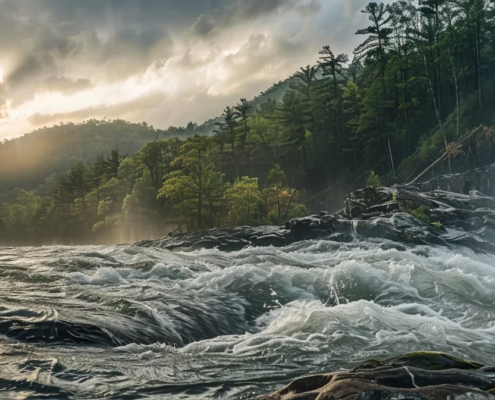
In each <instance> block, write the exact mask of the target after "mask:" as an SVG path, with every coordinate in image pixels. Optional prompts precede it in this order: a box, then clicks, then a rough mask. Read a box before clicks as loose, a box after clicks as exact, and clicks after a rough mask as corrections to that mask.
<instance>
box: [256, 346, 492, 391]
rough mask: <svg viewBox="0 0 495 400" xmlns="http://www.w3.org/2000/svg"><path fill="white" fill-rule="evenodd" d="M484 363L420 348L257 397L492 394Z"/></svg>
mask: <svg viewBox="0 0 495 400" xmlns="http://www.w3.org/2000/svg"><path fill="white" fill-rule="evenodd" d="M486 370H487V369H486V368H485V367H484V366H483V365H481V364H478V363H475V362H470V361H466V360H462V359H459V358H457V357H454V356H451V355H449V354H445V353H438V352H415V353H409V354H405V355H402V356H399V357H394V358H390V359H387V360H370V361H368V362H365V363H364V364H361V365H359V366H358V367H356V368H355V369H353V370H352V371H350V372H334V373H329V374H319V375H312V376H307V377H302V378H299V379H296V380H295V381H293V382H291V383H290V384H288V385H287V386H285V387H284V388H282V389H280V390H278V391H276V392H274V393H271V394H268V395H262V396H259V397H256V399H257V400H309V399H314V400H340V399H342V400H344V399H345V400H375V399H376V400H383V399H390V400H398V399H401V400H406V399H409V400H448V399H455V398H456V397H457V396H464V397H462V398H470V399H491V398H494V396H493V395H492V394H491V392H492V391H493V390H494V389H495V381H494V380H493V379H492V378H490V376H489V375H488V374H487V373H486Z"/></svg>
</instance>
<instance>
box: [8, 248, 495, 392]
mask: <svg viewBox="0 0 495 400" xmlns="http://www.w3.org/2000/svg"><path fill="white" fill-rule="evenodd" d="M494 305H495V256H494V255H490V254H476V253H474V252H473V251H471V250H469V249H466V248H461V247H459V248H453V249H447V248H445V247H431V246H428V247H426V246H415V247H406V246H403V245H400V244H394V243H391V242H390V243H387V242H385V243H384V242H383V241H376V242H374V241H372V240H371V241H366V242H364V241H355V242H353V243H346V244H342V243H335V242H331V241H325V240H320V241H306V242H299V243H295V244H293V245H290V246H287V247H285V248H272V247H268V248H246V249H243V250H241V251H238V252H232V253H222V252H219V251H217V250H200V251H195V252H170V251H168V250H162V249H154V248H142V247H137V246H130V245H122V246H97V247H96V246H95V247H61V246H53V247H42V248H0V355H1V356H0V398H2V399H4V398H5V399H9V398H12V399H14V398H15V399H22V398H50V399H53V398H56V399H73V398H74V399H75V398H91V399H93V398H108V399H163V398H167V399H189V398H198V399H216V398H225V399H231V398H232V399H235V398H249V397H250V396H251V395H253V394H260V393H265V392H268V391H270V390H273V389H275V388H278V387H280V386H281V385H283V384H284V383H286V382H288V381H290V380H291V379H293V378H295V377H297V376H301V375H304V374H309V373H318V372H324V371H328V372H329V371H337V370H341V369H347V368H352V367H355V366H356V365H357V364H359V363H361V362H363V361H365V360H368V359H373V358H385V357H390V356H393V355H398V354H402V353H405V352H408V351H415V350H437V351H445V352H448V353H451V354H453V355H457V356H460V357H463V358H467V359H471V360H474V361H478V362H481V363H484V364H493V363H494V362H493V360H495V346H494V345H493V343H494V342H495V318H494V317H495V307H494Z"/></svg>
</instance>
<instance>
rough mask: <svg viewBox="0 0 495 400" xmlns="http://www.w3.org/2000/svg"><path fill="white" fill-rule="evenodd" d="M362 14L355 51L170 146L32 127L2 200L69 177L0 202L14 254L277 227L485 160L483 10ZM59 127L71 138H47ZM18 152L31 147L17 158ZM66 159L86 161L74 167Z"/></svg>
mask: <svg viewBox="0 0 495 400" xmlns="http://www.w3.org/2000/svg"><path fill="white" fill-rule="evenodd" d="M363 13H364V14H365V15H366V16H367V17H368V19H369V26H368V27H363V29H360V30H359V31H358V32H357V34H358V35H360V36H362V44H361V45H359V46H358V47H357V48H356V49H355V50H354V52H353V55H348V54H335V53H334V52H333V51H332V49H331V46H325V47H323V48H322V50H321V51H320V53H319V54H315V60H317V64H316V65H314V66H307V67H303V68H301V69H300V71H298V72H297V73H296V74H295V75H294V76H292V77H290V78H289V79H287V80H285V81H281V82H280V83H279V84H277V85H275V86H274V87H272V88H271V89H269V90H268V91H267V92H265V93H264V94H263V95H262V96H260V97H258V98H256V99H254V100H251V101H249V100H246V99H240V100H239V102H238V103H237V104H233V105H231V106H228V107H226V108H225V110H224V113H223V116H222V117H221V118H216V119H212V120H210V121H208V122H206V123H205V124H204V125H203V126H201V127H197V126H195V125H194V124H190V125H188V127H187V128H182V130H181V131H180V132H179V133H181V135H182V138H175V137H174V138H168V137H167V135H168V136H173V135H175V134H176V133H177V128H176V131H175V132H173V131H172V130H171V129H169V130H168V131H164V132H162V131H156V130H154V129H152V128H150V127H147V126H146V125H134V124H128V123H125V122H122V121H117V122H115V121H114V122H98V121H90V122H89V123H86V124H83V125H74V126H72V125H63V126H59V127H57V128H53V129H54V130H51V131H50V130H46V132H50V134H49V136H50V135H51V136H50V140H49V141H47V142H46V143H50V144H46V143H45V142H44V140H43V135H42V134H41V133H40V132H37V133H36V135H37V137H39V141H38V143H37V144H36V145H34V144H33V145H32V146H25V147H24V146H21V145H20V144H21V142H22V141H23V140H26V142H29V141H30V140H32V138H34V135H35V134H32V135H29V136H28V137H27V138H25V139H24V138H21V139H18V140H17V141H12V142H8V143H5V144H4V145H3V150H0V151H2V153H1V155H0V160H1V161H0V162H1V163H3V164H2V167H1V169H2V173H3V174H4V175H3V176H4V178H3V179H4V180H5V179H7V185H10V186H8V187H10V188H13V187H14V186H19V187H21V188H22V187H25V188H31V189H32V188H34V187H36V184H33V182H32V181H29V178H28V176H34V175H36V176H37V179H38V178H39V179H44V178H45V177H46V176H48V175H49V174H51V173H53V172H62V171H63V170H64V168H70V167H71V165H72V168H71V170H70V171H68V172H67V173H65V174H62V175H61V176H60V177H59V178H56V179H55V178H54V179H52V180H51V181H50V182H47V185H46V186H49V187H50V188H51V190H48V188H47V187H45V188H42V189H43V190H38V191H37V192H27V191H21V192H20V193H19V196H18V198H17V200H16V202H15V204H13V205H10V204H3V205H2V208H1V209H0V221H1V224H2V226H0V229H3V230H4V232H8V234H9V236H10V241H11V242H14V243H17V242H19V241H21V240H22V241H23V243H32V242H39V241H40V240H41V242H45V241H47V240H52V241H59V240H62V241H65V242H66V241H71V240H72V241H73V242H78V243H94V242H97V241H101V240H104V239H103V238H105V237H109V236H112V235H114V234H116V233H119V235H121V236H119V240H122V238H127V239H125V240H135V239H137V237H136V236H132V235H131V236H129V235H127V236H126V235H124V236H122V234H123V233H124V232H128V233H132V234H134V233H135V232H137V231H138V229H135V227H136V226H138V225H139V226H140V227H146V229H147V230H146V234H149V229H152V228H153V229H154V230H153V232H161V231H162V230H163V227H164V225H165V224H169V225H173V226H174V229H176V230H180V231H191V230H195V229H200V228H210V227H216V226H232V225H238V224H251V225H260V224H266V223H273V224H277V223H282V222H283V221H284V220H286V219H287V218H290V217H293V216H297V215H301V214H304V213H306V212H309V211H319V210H320V209H331V208H333V207H338V206H340V205H341V201H342V198H343V196H344V195H345V193H346V192H347V191H348V190H350V189H351V188H355V187H356V186H361V185H364V184H366V182H367V181H368V183H370V184H373V185H380V184H382V183H383V184H387V185H391V184H394V183H407V182H411V180H412V179H414V177H416V176H418V175H419V174H420V173H421V172H422V171H423V170H425V169H427V168H428V167H429V166H431V165H434V167H432V168H429V169H428V172H427V173H426V174H424V175H423V176H422V178H423V179H427V178H429V177H431V176H432V175H435V174H440V173H449V172H452V173H453V172H457V171H461V170H466V169H468V168H473V167H479V166H482V165H485V164H487V163H491V162H495V135H494V131H493V123H494V121H493V118H494V114H495V94H494V88H495V5H494V4H493V2H491V1H486V0H401V1H396V2H393V3H391V4H385V3H377V2H370V3H369V4H368V5H367V6H366V7H365V8H364V9H363ZM282 78H283V77H282ZM69 128H70V129H74V130H75V131H77V130H80V131H81V134H78V135H72V136H71V139H70V141H71V142H70V143H64V140H62V139H57V138H56V137H57V136H56V134H55V132H57V135H60V136H59V137H62V136H63V135H62V132H63V131H64V130H65V129H69ZM107 130H108V131H111V132H112V133H111V134H109V135H108V136H107V135H104V136H105V138H108V140H107V139H102V135H103V132H105V131H107ZM43 132H45V130H43ZM43 132H42V133H43ZM83 133H84V134H83ZM195 133H198V134H203V135H205V134H206V135H207V136H199V135H198V136H191V135H193V134H195ZM43 134H44V133H43ZM210 134H211V135H210ZM47 135H48V133H47ZM91 135H93V136H91ZM208 135H210V136H208ZM188 136H191V137H188ZM89 137H93V140H88V138H89ZM186 137H187V139H185V138H186ZM110 138H111V139H110ZM125 138H127V139H125ZM37 140H38V139H37ZM139 140H141V143H139V145H138V142H139ZM131 142H132V143H133V146H134V145H135V147H134V150H137V148H138V147H139V146H141V145H142V144H143V143H144V142H148V143H146V144H145V145H144V146H143V147H142V148H141V149H140V150H139V151H138V152H137V153H134V154H132V153H133V151H134V150H133V149H131V148H130V147H127V148H126V147H125V146H130V144H129V143H131ZM32 143H34V140H33V142H32ZM16 145H18V146H19V148H25V149H30V150H29V151H28V150H24V153H22V156H20V154H21V153H19V152H17V153H16V152H15V151H12V149H13V148H14V147H15V146H16ZM9 146H10V150H9V149H7V148H8V147H9ZM78 147H79V148H80V150H78V151H79V152H77V151H76V152H75V153H74V149H77V148H78ZM85 147H88V149H91V150H90V151H87V150H85ZM113 148H118V149H119V152H113V153H112V155H111V156H110V150H111V149H113ZM102 153H106V154H105V156H104V158H97V155H101V154H102ZM14 154H17V155H14ZM46 154H49V156H48V157H47V156H46ZM4 155H5V156H7V158H6V157H4ZM42 156H43V157H44V158H41V157H42ZM80 156H84V158H85V160H86V163H85V162H82V161H77V162H75V161H76V159H77V158H78V157H80ZM8 157H10V158H8ZM50 158H51V159H52V160H50ZM60 158H62V159H63V162H61V161H60ZM93 161H94V162H93ZM74 162H75V163H74ZM50 163H52V164H50ZM46 165H51V167H50V168H51V169H50V168H48V167H46ZM55 165H56V166H59V165H62V166H61V167H57V168H56V167H55ZM14 166H15V167H14ZM9 168H10V170H9ZM33 169H35V170H36V169H38V170H39V171H35V172H34V175H30V174H33ZM5 171H10V172H5ZM27 183H29V184H30V185H31V186H27ZM40 183H41V182H40ZM23 185H24V186H23ZM5 237H6V234H5V233H4V238H5ZM4 241H5V239H4Z"/></svg>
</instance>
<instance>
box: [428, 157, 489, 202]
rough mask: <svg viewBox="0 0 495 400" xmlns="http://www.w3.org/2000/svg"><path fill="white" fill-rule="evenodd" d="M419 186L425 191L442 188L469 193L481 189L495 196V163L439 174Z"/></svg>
mask: <svg viewBox="0 0 495 400" xmlns="http://www.w3.org/2000/svg"><path fill="white" fill-rule="evenodd" d="M419 187H420V188H421V190H422V191H424V192H430V191H433V190H437V189H440V190H444V191H449V192H455V193H461V194H466V195H468V194H469V193H470V192H471V191H479V192H481V193H483V194H485V195H487V196H495V164H491V165H489V166H487V167H483V168H478V169H474V170H471V171H468V172H465V173H463V174H453V175H443V176H438V177H436V178H434V179H432V180H430V181H428V182H425V183H422V184H420V185H419Z"/></svg>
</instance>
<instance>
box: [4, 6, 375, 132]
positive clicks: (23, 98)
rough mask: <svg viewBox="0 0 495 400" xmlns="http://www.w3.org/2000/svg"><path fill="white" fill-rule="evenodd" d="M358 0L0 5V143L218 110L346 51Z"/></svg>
mask: <svg viewBox="0 0 495 400" xmlns="http://www.w3.org/2000/svg"><path fill="white" fill-rule="evenodd" d="M367 2H368V1H367V0H84V1H81V0H36V1H35V0H0V140H2V139H8V138H13V137H16V136H20V135H22V134H25V133H28V132H30V131H33V130H35V129H38V128H41V127H43V126H52V125H56V124H59V123H60V122H68V121H72V122H82V121H84V120H87V119H91V118H96V119H103V118H106V119H116V118H121V119H125V120H129V121H132V122H143V121H145V122H147V123H148V124H149V125H153V126H154V127H156V128H160V129H166V128H167V127H169V126H184V125H186V124H187V123H188V122H189V121H193V122H196V123H198V124H201V123H202V122H204V121H206V120H208V119H210V118H214V117H217V116H219V115H221V114H222V110H223V109H224V108H225V107H226V106H228V105H234V104H235V103H237V102H238V100H239V99H240V98H241V97H245V98H248V99H249V98H252V97H254V96H256V95H258V94H259V93H260V92H261V91H264V90H266V89H268V88H269V87H270V86H271V85H272V84H274V83H276V82H279V81H280V80H284V79H286V78H288V77H289V76H291V75H292V74H293V73H294V72H296V71H297V70H298V69H299V68H300V67H303V66H306V65H314V64H316V62H317V60H318V51H319V50H320V49H321V48H322V47H323V46H324V45H330V46H331V48H332V50H333V51H334V52H335V53H341V52H345V53H348V54H351V53H352V50H353V49H354V48H355V47H356V46H357V45H358V44H359V43H360V42H361V41H362V39H363V38H362V37H358V36H356V35H355V32H356V30H357V29H359V28H363V27H366V26H367V25H368V23H367V21H366V18H365V16H364V15H363V14H362V13H361V12H360V10H361V9H362V8H363V7H364V6H365V5H366V4H367Z"/></svg>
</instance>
